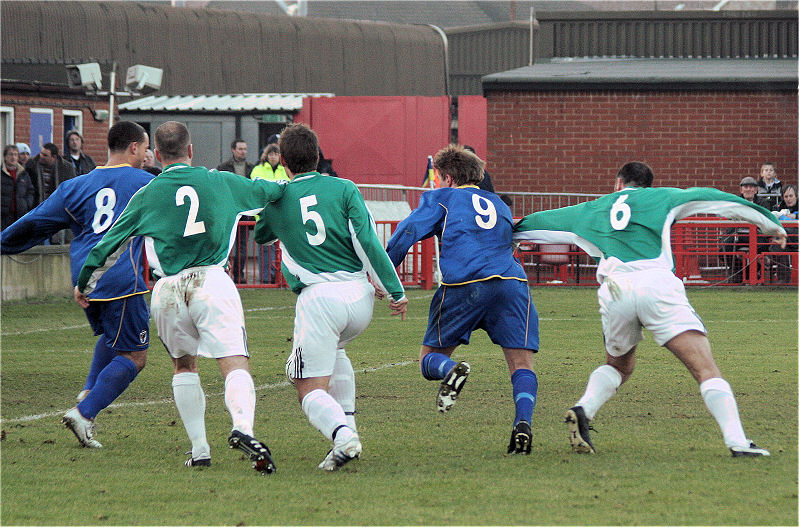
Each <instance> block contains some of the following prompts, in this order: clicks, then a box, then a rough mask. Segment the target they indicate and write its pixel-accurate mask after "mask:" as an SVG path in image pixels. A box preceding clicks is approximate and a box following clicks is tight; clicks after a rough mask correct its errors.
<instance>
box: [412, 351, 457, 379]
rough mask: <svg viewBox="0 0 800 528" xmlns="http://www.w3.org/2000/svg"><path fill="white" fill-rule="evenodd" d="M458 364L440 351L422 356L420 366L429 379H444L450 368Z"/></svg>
mask: <svg viewBox="0 0 800 528" xmlns="http://www.w3.org/2000/svg"><path fill="white" fill-rule="evenodd" d="M457 364H458V362H457V361H453V360H452V359H450V358H449V357H447V356H445V355H444V354H440V353H439V352H431V353H429V354H428V355H426V356H425V357H424V358H422V361H421V362H420V364H419V366H420V369H421V370H422V375H423V376H424V377H425V379H428V380H440V379H444V377H445V376H446V375H447V373H448V372H450V369H451V368H453V367H455V366H456V365H457Z"/></svg>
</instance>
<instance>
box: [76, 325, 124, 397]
mask: <svg viewBox="0 0 800 528" xmlns="http://www.w3.org/2000/svg"><path fill="white" fill-rule="evenodd" d="M115 357H117V353H116V352H114V351H113V350H111V348H110V347H108V346H107V345H106V342H105V338H104V337H103V336H100V338H99V339H98V340H97V343H96V344H95V345H94V356H93V357H92V365H91V366H90V367H89V374H88V375H87V376H86V383H84V384H83V389H84V390H92V387H94V384H95V380H97V375H98V374H100V371H102V370H103V369H104V368H106V367H107V366H108V364H109V363H111V360H112V359H114V358H115Z"/></svg>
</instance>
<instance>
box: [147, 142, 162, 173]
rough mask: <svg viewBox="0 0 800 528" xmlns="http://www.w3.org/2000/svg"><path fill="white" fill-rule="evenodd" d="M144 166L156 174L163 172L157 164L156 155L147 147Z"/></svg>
mask: <svg viewBox="0 0 800 528" xmlns="http://www.w3.org/2000/svg"><path fill="white" fill-rule="evenodd" d="M142 168H143V169H144V170H146V171H147V172H149V173H150V174H153V175H155V176H158V175H159V174H161V169H159V168H158V165H157V164H156V156H155V154H153V151H152V150H151V149H147V150H146V151H145V153H144V165H143V166H142Z"/></svg>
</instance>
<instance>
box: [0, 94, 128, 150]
mask: <svg viewBox="0 0 800 528" xmlns="http://www.w3.org/2000/svg"><path fill="white" fill-rule="evenodd" d="M2 104H3V106H10V107H12V108H14V141H15V142H17V143H19V142H22V143H28V144H30V137H31V111H30V109H31V108H49V109H52V110H53V143H55V144H56V145H58V150H59V152H60V153H61V154H62V155H63V154H64V152H63V151H64V115H63V113H62V110H73V111H74V110H80V111H81V113H82V114H83V131H82V135H83V142H84V152H86V153H87V154H89V155H90V156H91V157H92V158H93V159H94V161H95V163H97V164H98V165H103V164H105V162H106V159H107V157H108V145H107V136H108V121H103V122H98V121H95V120H94V118H93V117H92V113H91V112H90V111H89V109H88V108H87V106H91V107H92V108H94V109H95V110H101V109H102V110H108V99H107V98H99V99H97V100H85V99H79V98H65V97H63V96H61V97H58V96H56V97H47V96H40V95H27V94H15V93H13V92H12V93H9V92H6V93H4V94H3V102H2ZM115 106H116V105H115Z"/></svg>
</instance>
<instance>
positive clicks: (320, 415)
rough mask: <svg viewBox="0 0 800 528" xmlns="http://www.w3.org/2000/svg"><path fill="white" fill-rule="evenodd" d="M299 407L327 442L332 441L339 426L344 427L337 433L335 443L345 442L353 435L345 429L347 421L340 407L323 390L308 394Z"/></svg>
mask: <svg viewBox="0 0 800 528" xmlns="http://www.w3.org/2000/svg"><path fill="white" fill-rule="evenodd" d="M301 405H302V406H303V412H304V413H306V416H308V421H309V422H311V425H313V426H314V427H316V428H317V429H319V432H320V433H322V434H323V435H325V438H327V439H328V440H333V432H334V431H336V429H339V426H341V425H344V426H345V427H344V428H342V429H339V431H338V432H337V434H336V441H337V443H338V442H340V441H342V440H347V439H348V438H350V436H351V435H353V434H354V431H352V430H351V429H350V428H349V427H346V426H347V419H346V418H345V416H344V411H343V410H342V406H341V405H339V402H337V401H336V400H334V399H333V397H332V396H331V395H330V394H328V393H327V392H325V391H324V390H322V389H316V390H313V391H311V392H309V393H308V394H306V395H305V397H304V398H303V402H302V404H301Z"/></svg>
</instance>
